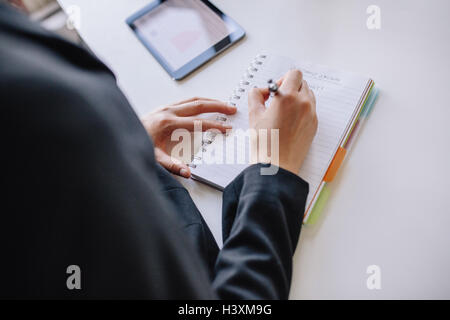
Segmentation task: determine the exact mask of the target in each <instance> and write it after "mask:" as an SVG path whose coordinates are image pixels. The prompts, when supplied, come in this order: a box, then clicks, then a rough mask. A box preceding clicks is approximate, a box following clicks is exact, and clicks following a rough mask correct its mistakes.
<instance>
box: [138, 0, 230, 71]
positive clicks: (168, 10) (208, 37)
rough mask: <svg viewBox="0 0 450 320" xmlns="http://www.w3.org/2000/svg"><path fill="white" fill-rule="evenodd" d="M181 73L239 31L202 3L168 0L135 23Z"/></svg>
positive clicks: (142, 33) (196, 0)
mask: <svg viewBox="0 0 450 320" xmlns="http://www.w3.org/2000/svg"><path fill="white" fill-rule="evenodd" d="M134 25H135V26H136V28H137V29H138V31H139V32H140V33H141V35H142V36H143V37H145V38H146V40H147V41H148V42H149V43H150V44H151V45H152V46H153V47H154V48H155V49H156V50H157V51H158V52H159V53H160V55H161V56H163V57H164V59H165V60H166V62H167V63H168V64H169V66H170V67H171V68H172V69H173V70H177V69H179V68H180V67H182V66H183V65H185V64H186V63H187V62H189V61H191V60H192V59H194V58H195V57H197V56H198V55H200V54H201V53H202V52H204V51H205V50H207V49H208V48H210V47H211V46H214V45H215V44H216V43H218V42H219V41H221V40H222V39H224V38H225V37H227V36H228V35H230V34H231V33H233V32H234V31H236V30H235V29H234V28H233V27H231V26H229V25H227V24H226V23H225V22H224V21H223V20H222V19H221V18H220V17H219V16H218V15H217V14H216V13H215V12H213V11H212V10H211V9H210V8H208V6H206V5H205V4H204V3H203V2H202V1H199V0H167V1H164V2H163V3H162V4H161V5H160V6H158V7H157V8H155V9H154V10H152V11H150V12H148V13H147V14H145V15H143V16H142V17H140V18H139V19H137V20H136V21H135V22H134Z"/></svg>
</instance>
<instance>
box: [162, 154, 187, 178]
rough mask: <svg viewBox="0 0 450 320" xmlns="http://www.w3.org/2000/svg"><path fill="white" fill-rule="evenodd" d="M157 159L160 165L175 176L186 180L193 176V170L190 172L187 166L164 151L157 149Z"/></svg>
mask: <svg viewBox="0 0 450 320" xmlns="http://www.w3.org/2000/svg"><path fill="white" fill-rule="evenodd" d="M155 157H156V161H158V162H159V164H160V165H162V166H163V167H164V168H166V169H167V170H168V171H170V172H172V173H173V174H176V175H179V176H182V177H184V178H189V177H190V176H191V170H189V167H188V166H187V165H185V164H183V163H182V162H181V161H180V160H178V159H176V158H173V157H171V156H169V155H168V154H167V153H165V152H164V151H163V150H161V149H159V148H155Z"/></svg>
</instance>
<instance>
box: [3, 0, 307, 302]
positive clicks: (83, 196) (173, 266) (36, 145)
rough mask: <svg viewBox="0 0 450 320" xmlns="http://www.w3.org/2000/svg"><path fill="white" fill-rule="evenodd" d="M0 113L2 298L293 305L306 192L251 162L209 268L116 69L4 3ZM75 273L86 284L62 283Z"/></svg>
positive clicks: (282, 174)
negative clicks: (164, 182) (184, 227)
mask: <svg viewBox="0 0 450 320" xmlns="http://www.w3.org/2000/svg"><path fill="white" fill-rule="evenodd" d="M167 99H168V100H169V99H170V97H167ZM149 103H151V102H149ZM0 110H1V119H2V125H1V129H0V130H1V137H2V141H3V143H2V156H1V157H0V158H1V160H0V161H1V170H2V171H3V172H2V179H1V184H2V186H3V188H2V190H3V191H2V193H3V195H2V203H1V208H2V209H1V221H0V254H1V259H0V275H1V281H0V283H1V285H0V297H1V298H69V299H70V298H170V299H175V298H190V299H197V298H199V299H201V298H240V299H241V298H287V297H288V293H289V287H290V281H291V273H292V255H293V253H294V250H295V247H296V244H297V241H298V238H299V233H300V228H301V218H302V215H303V211H304V207H305V201H306V196H307V193H308V184H307V183H306V182H304V181H303V180H302V179H300V178H299V177H297V176H295V175H293V174H291V173H289V172H287V171H285V170H282V169H280V171H279V173H278V174H277V175H275V176H261V175H260V174H259V169H260V166H261V165H254V166H252V167H250V168H248V169H246V170H245V171H244V172H243V173H242V174H241V175H240V176H239V177H238V178H237V179H235V181H233V182H232V183H231V184H230V185H229V186H228V187H227V188H226V190H225V191H224V194H223V217H224V224H223V231H224V232H223V237H224V247H223V249H222V250H221V251H220V252H218V254H216V256H215V257H214V260H215V261H212V263H211V264H210V265H207V264H206V263H205V262H204V259H202V258H201V255H202V253H201V252H199V250H196V249H194V247H193V246H192V245H191V242H190V241H187V236H186V234H185V233H184V232H182V231H181V229H180V224H179V223H180V222H179V219H178V217H177V210H178V209H176V208H177V207H176V205H173V204H172V203H171V202H172V200H170V197H169V196H167V194H164V193H163V192H162V191H161V179H160V178H159V177H158V172H159V171H158V170H160V169H161V168H160V167H159V165H158V164H156V162H155V158H154V154H153V145H152V142H151V140H150V139H149V137H148V135H147V133H146V131H145V129H144V128H143V126H142V125H141V123H140V121H139V119H138V117H137V116H136V114H135V113H134V111H133V109H132V108H131V107H130V105H129V103H128V102H127V99H126V98H125V97H124V95H123V94H122V93H121V91H120V90H119V89H118V87H117V85H116V79H115V78H114V75H113V74H112V72H111V71H110V70H109V69H108V68H106V67H105V65H104V64H102V63H101V62H100V61H99V60H98V59H96V58H95V57H94V56H93V55H91V54H90V53H89V52H87V51H86V50H84V49H82V48H81V47H78V46H76V45H74V44H71V43H69V42H67V41H64V40H62V39H61V38H59V37H57V36H55V35H53V34H51V33H49V32H47V31H45V30H43V29H41V28H40V27H38V26H37V25H35V24H33V23H31V22H29V21H28V19H27V18H26V17H25V16H24V15H22V14H20V13H18V12H16V11H15V10H13V9H11V8H9V7H7V6H6V5H1V4H0ZM174 181H175V180H174ZM179 188H181V187H179ZM166 191H167V190H166ZM183 192H184V193H183V194H184V195H183V196H180V195H177V196H176V198H177V199H181V198H183V197H184V198H183V199H184V200H183V201H182V202H183V203H189V201H191V202H192V200H191V199H190V197H189V195H188V194H187V193H186V192H185V191H183ZM192 205H193V204H192ZM69 265H78V266H80V268H81V275H82V282H81V285H82V287H81V290H68V288H67V286H66V279H67V277H68V274H67V273H66V270H67V267H68V266H69Z"/></svg>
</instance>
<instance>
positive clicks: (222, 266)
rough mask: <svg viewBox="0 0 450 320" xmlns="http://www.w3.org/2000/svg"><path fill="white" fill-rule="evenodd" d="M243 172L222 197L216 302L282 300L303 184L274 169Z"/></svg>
mask: <svg viewBox="0 0 450 320" xmlns="http://www.w3.org/2000/svg"><path fill="white" fill-rule="evenodd" d="M263 166H264V165H262V164H257V165H253V166H251V167H249V168H247V169H246V170H244V171H243V172H242V173H241V174H240V175H239V176H238V177H237V178H236V179H235V180H234V181H233V182H232V183H231V184H230V185H228V186H227V188H226V189H225V190H224V194H223V240H224V245H223V248H222V250H221V252H220V253H219V256H218V259H217V262H216V267H215V279H214V282H213V286H214V289H215V291H216V292H217V294H218V296H219V297H220V298H221V299H287V298H288V295H289V290H290V284H291V276H292V257H293V254H294V251H295V248H296V244H297V242H298V239H299V235H300V229H301V225H302V220H303V214H304V210H305V203H306V197H307V195H308V190H309V186H308V183H307V182H305V181H304V180H302V179H301V178H300V177H298V176H296V175H294V174H293V173H291V172H289V171H286V170H284V169H281V168H279V171H278V173H277V174H275V175H261V171H260V169H261V168H262V167H263Z"/></svg>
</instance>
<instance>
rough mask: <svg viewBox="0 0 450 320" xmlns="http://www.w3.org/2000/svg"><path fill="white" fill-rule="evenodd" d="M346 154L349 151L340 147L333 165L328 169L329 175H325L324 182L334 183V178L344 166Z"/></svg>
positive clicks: (332, 162)
mask: <svg viewBox="0 0 450 320" xmlns="http://www.w3.org/2000/svg"><path fill="white" fill-rule="evenodd" d="M346 154H347V150H346V149H344V148H342V147H339V149H338V150H337V151H336V154H335V156H334V158H333V161H331V164H330V166H329V167H328V170H327V173H326V174H325V177H324V178H323V181H325V182H331V181H333V179H334V177H335V176H336V173H337V172H338V170H339V167H340V166H341V164H342V161H344V158H345V155H346Z"/></svg>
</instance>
